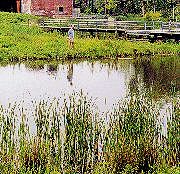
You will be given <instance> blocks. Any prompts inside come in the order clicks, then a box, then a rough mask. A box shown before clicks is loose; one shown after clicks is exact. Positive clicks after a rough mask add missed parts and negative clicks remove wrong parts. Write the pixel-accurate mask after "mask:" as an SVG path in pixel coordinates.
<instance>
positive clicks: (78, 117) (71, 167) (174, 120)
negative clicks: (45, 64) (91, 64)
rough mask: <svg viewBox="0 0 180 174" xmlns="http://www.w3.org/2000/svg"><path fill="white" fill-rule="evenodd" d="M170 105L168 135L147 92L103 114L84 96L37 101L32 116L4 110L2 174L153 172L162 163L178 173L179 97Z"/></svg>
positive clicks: (0, 120)
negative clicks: (161, 125)
mask: <svg viewBox="0 0 180 174" xmlns="http://www.w3.org/2000/svg"><path fill="white" fill-rule="evenodd" d="M171 104H172V113H171V117H170V119H169V121H168V134H167V137H163V136H161V129H160V125H158V124H157V120H158V117H159V113H160V110H161V105H160V104H158V103H157V102H154V101H153V100H152V99H151V98H150V97H148V96H147V95H145V94H140V95H136V96H129V97H128V98H127V99H125V100H123V101H120V102H119V103H117V105H115V106H114V109H113V110H112V111H111V113H106V114H105V115H103V114H100V113H98V112H97V110H96V106H95V105H94V103H93V100H92V99H91V98H89V97H88V96H85V95H83V94H82V93H78V94H77V93H75V94H72V95H71V96H69V97H68V98H66V99H63V101H61V100H60V99H54V100H52V101H44V100H43V101H40V102H39V103H38V102H36V103H34V107H33V108H31V112H28V111H27V110H26V109H25V108H21V107H20V105H17V104H14V105H9V107H7V108H5V107H3V106H1V107H0V161H1V163H0V171H1V172H2V173H8V174H9V173H141V172H144V173H148V172H150V173H153V172H154V171H156V170H159V168H160V167H161V166H163V165H165V166H170V167H171V166H175V167H176V170H177V171H178V170H179V169H178V167H177V166H178V164H179V155H178V153H179V125H178V124H179V123H178V120H179V115H178V113H179V106H178V104H179V101H178V98H175V97H174V98H173V99H172V101H171ZM30 118H31V119H30ZM32 118H33V121H29V120H32ZM32 128H33V133H32V132H31V129H32Z"/></svg>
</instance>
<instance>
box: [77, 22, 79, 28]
mask: <svg viewBox="0 0 180 174" xmlns="http://www.w3.org/2000/svg"><path fill="white" fill-rule="evenodd" d="M77 29H78V30H79V21H78V24H77Z"/></svg>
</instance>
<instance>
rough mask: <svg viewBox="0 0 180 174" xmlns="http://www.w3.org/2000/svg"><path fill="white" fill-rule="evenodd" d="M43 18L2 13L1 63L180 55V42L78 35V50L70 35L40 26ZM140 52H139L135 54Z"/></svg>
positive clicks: (76, 41) (0, 31)
mask: <svg viewBox="0 0 180 174" xmlns="http://www.w3.org/2000/svg"><path fill="white" fill-rule="evenodd" d="M38 20H40V18H38V17H34V16H30V15H22V14H15V13H4V12H1V13H0V22H1V26H0V60H5V61H9V60H34V59H48V60H49V59H57V60H59V59H68V58H82V57H85V58H90V59H91V58H104V57H108V58H114V59H115V58H123V57H134V56H140V57H141V56H144V55H162V54H163V55H164V54H165V55H169V54H175V55H177V54H179V50H180V46H179V44H178V43H171V42H168V43H149V42H146V43H144V42H130V41H126V40H118V39H116V38H114V39H112V38H105V39H98V38H87V37H85V38H84V37H81V36H80V35H78V33H77V32H76V31H75V32H76V37H75V48H74V49H70V48H69V46H68V40H67V36H66V35H65V36H63V35H61V34H60V33H58V32H53V33H51V32H49V33H47V32H45V31H43V30H42V29H41V28H39V27H38ZM135 50H136V51H135Z"/></svg>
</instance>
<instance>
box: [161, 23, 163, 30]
mask: <svg viewBox="0 0 180 174" xmlns="http://www.w3.org/2000/svg"><path fill="white" fill-rule="evenodd" d="M161 30H163V22H161Z"/></svg>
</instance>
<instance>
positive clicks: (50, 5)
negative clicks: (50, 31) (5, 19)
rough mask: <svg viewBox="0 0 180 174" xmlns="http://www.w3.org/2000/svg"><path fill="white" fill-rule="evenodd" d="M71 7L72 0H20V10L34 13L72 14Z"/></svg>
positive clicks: (46, 14) (49, 14)
mask: <svg viewBox="0 0 180 174" xmlns="http://www.w3.org/2000/svg"><path fill="white" fill-rule="evenodd" d="M59 7H60V8H59ZM72 8H73V0H21V12H22V13H29V14H34V15H43V16H54V17H56V16H61V15H66V16H72ZM62 10H63V12H62Z"/></svg>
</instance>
